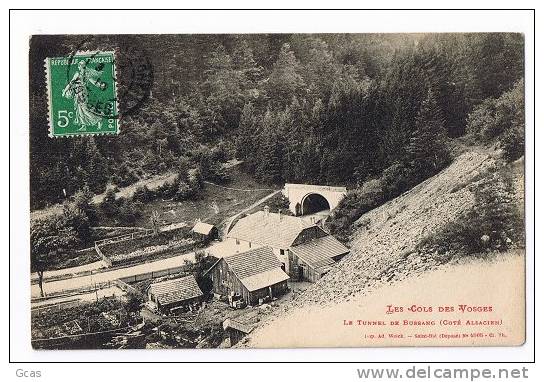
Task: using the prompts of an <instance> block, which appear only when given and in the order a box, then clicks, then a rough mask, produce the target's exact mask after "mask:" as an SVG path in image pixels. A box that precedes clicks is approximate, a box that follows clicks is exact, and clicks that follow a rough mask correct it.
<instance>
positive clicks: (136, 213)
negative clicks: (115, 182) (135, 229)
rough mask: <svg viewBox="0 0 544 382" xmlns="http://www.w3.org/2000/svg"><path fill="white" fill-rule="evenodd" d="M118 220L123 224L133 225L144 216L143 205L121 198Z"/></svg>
mask: <svg viewBox="0 0 544 382" xmlns="http://www.w3.org/2000/svg"><path fill="white" fill-rule="evenodd" d="M118 203H119V214H118V219H119V220H120V221H121V222H123V223H128V224H132V223H134V222H135V221H136V219H138V218H140V217H141V216H142V209H143V204H142V203H141V202H137V201H131V200H127V199H124V198H120V199H119V201H118Z"/></svg>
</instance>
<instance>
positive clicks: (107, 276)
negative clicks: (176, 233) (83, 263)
mask: <svg viewBox="0 0 544 382" xmlns="http://www.w3.org/2000/svg"><path fill="white" fill-rule="evenodd" d="M184 260H189V261H194V260H195V253H194V252H190V253H185V254H181V255H178V256H174V257H169V258H167V259H161V260H156V261H153V262H149V263H144V264H138V265H134V266H131V267H127V268H120V269H114V270H111V271H105V272H99V273H95V274H93V275H85V276H79V277H72V278H69V279H64V280H58V281H51V282H47V281H46V282H45V283H44V286H43V290H44V292H45V294H46V295H47V294H52V293H58V292H62V291H64V290H73V289H78V288H83V287H88V286H92V285H95V283H96V284H99V283H104V282H107V281H113V280H117V279H120V278H123V277H129V276H135V275H139V274H142V273H147V272H156V271H161V270H164V269H168V268H174V267H178V266H181V265H183V263H184ZM39 296H40V288H39V286H38V285H37V284H34V285H32V286H31V297H39Z"/></svg>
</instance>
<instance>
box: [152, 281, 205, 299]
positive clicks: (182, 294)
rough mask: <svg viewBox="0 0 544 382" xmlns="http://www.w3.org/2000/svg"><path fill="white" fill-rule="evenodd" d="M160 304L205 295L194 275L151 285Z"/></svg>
mask: <svg viewBox="0 0 544 382" xmlns="http://www.w3.org/2000/svg"><path fill="white" fill-rule="evenodd" d="M149 288H150V289H151V293H152V294H153V295H154V296H155V297H156V298H157V300H158V301H159V303H160V304H162V305H168V304H172V303H175V302H180V301H185V300H189V299H191V298H195V297H200V296H202V295H203V293H202V291H201V290H200V288H199V287H198V284H197V283H196V280H195V278H194V276H193V275H190V276H185V277H181V278H177V279H173V280H168V281H162V282H157V283H153V284H151V285H149Z"/></svg>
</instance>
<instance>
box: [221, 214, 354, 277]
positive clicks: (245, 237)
mask: <svg viewBox="0 0 544 382" xmlns="http://www.w3.org/2000/svg"><path fill="white" fill-rule="evenodd" d="M227 240H234V241H235V242H236V245H237V246H238V247H239V248H240V249H241V250H242V251H243V250H247V249H251V248H254V247H255V246H269V247H271V248H272V250H273V252H274V254H275V255H276V257H277V258H278V259H279V260H280V261H281V263H282V269H283V270H284V271H285V272H287V273H288V274H289V275H290V276H291V278H293V279H294V280H307V281H317V280H318V279H319V278H320V277H321V276H323V275H324V274H325V273H327V272H328V271H329V270H330V269H331V267H332V265H333V264H334V263H335V262H336V261H339V260H340V259H341V258H342V257H343V256H345V255H346V254H347V253H349V249H348V248H346V247H345V246H344V245H343V244H342V243H340V242H339V241H338V240H337V239H336V238H334V237H333V236H331V235H329V234H328V233H327V232H325V231H324V230H323V229H322V228H321V227H319V226H317V225H316V224H314V223H311V222H308V221H307V220H304V219H301V218H299V217H295V216H288V215H282V214H280V213H271V212H270V211H269V210H268V208H267V207H265V209H264V211H258V212H256V213H254V214H251V215H248V216H246V217H244V218H242V219H240V220H239V221H238V222H237V223H236V225H235V226H234V227H233V228H232V229H231V231H230V232H229V233H228V234H227Z"/></svg>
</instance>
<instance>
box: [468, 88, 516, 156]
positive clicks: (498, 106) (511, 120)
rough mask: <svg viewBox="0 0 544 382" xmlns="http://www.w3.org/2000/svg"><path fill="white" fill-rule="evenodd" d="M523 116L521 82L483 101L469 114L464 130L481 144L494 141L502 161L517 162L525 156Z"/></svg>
mask: <svg viewBox="0 0 544 382" xmlns="http://www.w3.org/2000/svg"><path fill="white" fill-rule="evenodd" d="M524 113H525V102H524V84H523V81H522V80H520V81H518V82H517V83H516V84H515V86H514V87H513V88H512V89H511V90H510V91H507V92H505V93H503V94H502V95H501V96H500V97H499V98H496V99H495V98H488V99H486V100H484V102H482V104H481V105H480V106H478V107H477V108H476V109H475V110H474V111H473V112H472V113H470V115H469V116H468V120H467V130H468V133H469V134H470V135H471V136H472V137H474V138H475V139H476V140H477V141H478V142H480V143H484V144H490V143H494V142H495V141H497V142H498V145H499V147H500V148H502V149H503V150H504V156H505V158H506V159H507V160H509V161H512V160H516V159H518V158H519V157H521V156H522V155H523V153H524V147H525V139H524V127H525V117H524Z"/></svg>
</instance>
